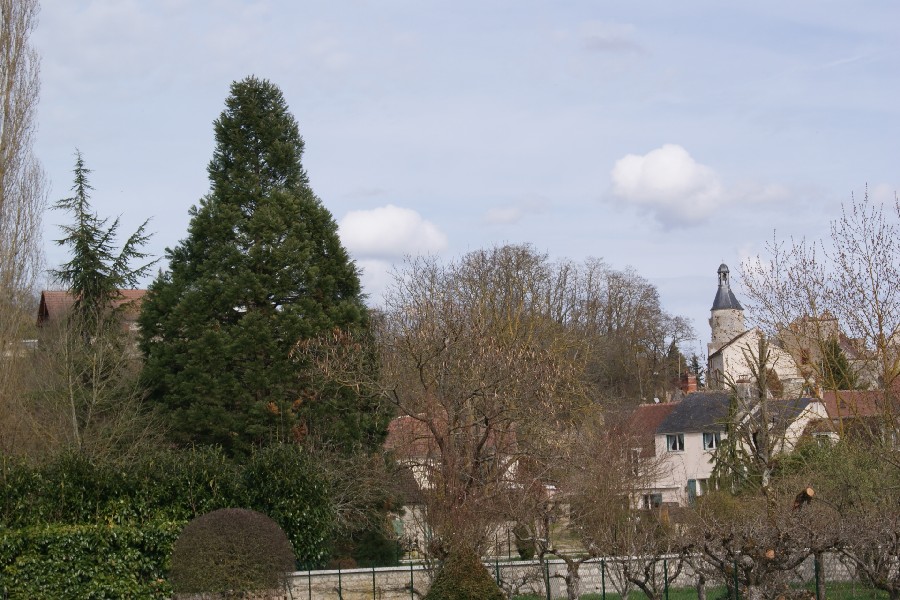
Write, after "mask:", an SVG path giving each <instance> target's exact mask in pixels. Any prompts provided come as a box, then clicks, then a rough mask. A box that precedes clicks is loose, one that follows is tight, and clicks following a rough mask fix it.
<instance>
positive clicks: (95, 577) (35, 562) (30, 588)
mask: <svg viewBox="0 0 900 600" xmlns="http://www.w3.org/2000/svg"><path fill="white" fill-rule="evenodd" d="M180 528H181V524H180V523H153V524H150V523H147V524H144V525H142V526H141V527H133V526H119V525H107V524H103V525H43V526H37V527H29V528H25V529H18V530H14V531H13V530H8V529H7V530H3V529H2V528H0V595H2V597H4V598H7V597H8V598H28V599H29V600H31V599H40V598H48V599H50V598H53V599H55V598H104V599H117V598H123V599H124V598H129V599H131V598H136V599H157V598H158V599H163V598H169V597H170V596H171V588H170V587H169V584H168V582H167V581H166V580H165V578H164V572H165V567H166V565H167V559H168V556H169V553H170V552H171V549H172V543H173V542H174V541H175V537H176V535H177V533H178V530H179V529H180Z"/></svg>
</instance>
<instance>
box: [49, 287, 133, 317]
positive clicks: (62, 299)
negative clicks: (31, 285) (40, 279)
mask: <svg viewBox="0 0 900 600" xmlns="http://www.w3.org/2000/svg"><path fill="white" fill-rule="evenodd" d="M118 291H119V297H118V298H116V299H115V300H113V307H115V308H118V307H124V310H123V315H124V320H125V322H126V323H133V322H135V321H137V318H138V315H139V314H140V312H141V303H142V302H143V300H144V295H145V294H146V293H147V290H118ZM73 304H75V296H73V295H72V294H70V293H69V292H67V291H65V290H44V291H43V292H41V303H40V305H39V306H38V315H37V324H38V325H46V324H48V323H53V322H54V321H56V319H58V318H60V317H61V316H63V315H65V314H66V313H68V312H69V310H70V309H71V308H72V305H73Z"/></svg>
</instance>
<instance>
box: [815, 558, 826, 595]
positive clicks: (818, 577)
mask: <svg viewBox="0 0 900 600" xmlns="http://www.w3.org/2000/svg"><path fill="white" fill-rule="evenodd" d="M820 556H821V554H819V553H818V552H816V553H814V554H813V567H814V568H815V573H816V600H825V598H822V588H823V586H822V579H821V577H822V565H821V560H820V558H819V557H820Z"/></svg>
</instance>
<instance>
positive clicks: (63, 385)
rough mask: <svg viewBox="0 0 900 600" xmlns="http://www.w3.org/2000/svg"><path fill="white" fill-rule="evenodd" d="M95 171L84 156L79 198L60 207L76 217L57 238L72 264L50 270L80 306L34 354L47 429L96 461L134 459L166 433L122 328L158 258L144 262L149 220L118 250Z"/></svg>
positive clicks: (76, 190) (78, 173)
mask: <svg viewBox="0 0 900 600" xmlns="http://www.w3.org/2000/svg"><path fill="white" fill-rule="evenodd" d="M90 172H91V171H90V169H88V168H87V167H86V166H85V164H84V158H83V157H82V156H81V153H80V152H77V151H76V153H75V170H74V175H75V177H74V184H73V186H72V192H73V195H72V196H71V197H69V198H63V199H61V200H59V201H58V202H56V204H54V208H55V209H57V210H62V211H65V212H67V213H69V215H70V216H71V222H70V223H69V224H66V225H61V226H60V229H62V232H63V237H62V238H60V239H58V240H56V243H57V244H58V245H60V246H65V247H67V248H68V250H69V260H68V262H66V263H64V264H63V265H61V266H60V267H59V269H54V270H51V271H50V273H51V275H52V276H53V277H54V279H56V281H57V282H59V283H61V284H62V285H64V286H65V287H66V290H67V291H68V292H69V294H70V295H71V296H72V297H73V298H74V304H73V307H72V310H71V311H69V313H68V315H67V318H66V319H65V321H61V322H59V323H57V324H56V326H55V327H49V326H45V327H44V328H43V331H42V335H41V351H40V352H39V353H38V354H37V355H36V356H35V357H34V361H35V365H37V369H38V370H39V371H40V373H41V376H40V377H39V378H38V380H37V386H38V389H39V390H40V391H41V396H42V398H43V402H44V404H45V406H44V407H43V416H42V418H41V419H40V429H41V430H43V431H45V432H46V434H45V436H44V437H46V438H47V439H48V440H57V442H59V441H62V442H64V443H65V444H67V445H68V446H69V447H71V448H72V449H74V450H76V451H78V452H83V453H85V454H88V455H90V456H92V457H95V458H97V457H116V458H119V459H127V458H131V457H133V456H134V455H135V454H137V453H140V452H141V451H143V450H144V449H145V448H146V447H147V446H148V445H152V443H153V442H154V440H155V438H156V437H157V430H158V428H157V425H156V423H155V420H154V418H153V415H152V414H151V412H150V411H148V410H146V406H145V404H144V402H143V400H144V390H143V389H142V388H141V387H140V385H138V372H139V369H138V368H137V362H138V361H136V360H135V359H136V358H138V355H137V353H136V351H135V350H136V349H135V345H134V339H133V338H132V337H131V336H130V335H129V333H128V331H127V329H126V328H123V323H122V314H123V313H124V312H125V311H127V310H129V309H132V308H133V305H132V304H131V302H128V301H126V300H128V298H126V297H124V296H123V295H122V293H121V290H122V289H127V288H132V287H135V286H136V285H137V284H138V283H139V281H140V279H141V278H142V277H144V276H145V275H146V274H147V271H148V270H149V269H150V267H151V266H152V265H153V263H155V262H156V261H150V262H145V261H144V259H146V258H147V253H146V252H144V251H143V246H144V245H145V244H146V243H147V241H148V240H149V238H150V235H149V234H148V233H146V227H147V221H144V223H143V224H141V226H140V227H138V228H137V230H136V231H135V232H134V233H132V234H131V235H130V236H129V237H128V239H127V240H125V242H124V243H123V244H122V245H121V247H117V234H118V231H119V219H118V218H116V219H113V220H112V221H110V220H109V219H108V218H102V217H100V216H98V215H97V213H95V212H94V211H93V208H92V207H91V203H90V192H91V190H92V189H93V188H91V185H90V183H89V182H88V175H89V174H90ZM135 263H137V265H136V264H135ZM59 424H63V425H62V426H61V427H60V426H59Z"/></svg>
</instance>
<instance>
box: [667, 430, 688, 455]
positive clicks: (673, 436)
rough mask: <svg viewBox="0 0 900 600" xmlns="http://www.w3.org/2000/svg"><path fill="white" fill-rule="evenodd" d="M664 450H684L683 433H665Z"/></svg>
mask: <svg viewBox="0 0 900 600" xmlns="http://www.w3.org/2000/svg"><path fill="white" fill-rule="evenodd" d="M666 450H668V451H669V452H684V434H683V433H670V434H668V435H666Z"/></svg>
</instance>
